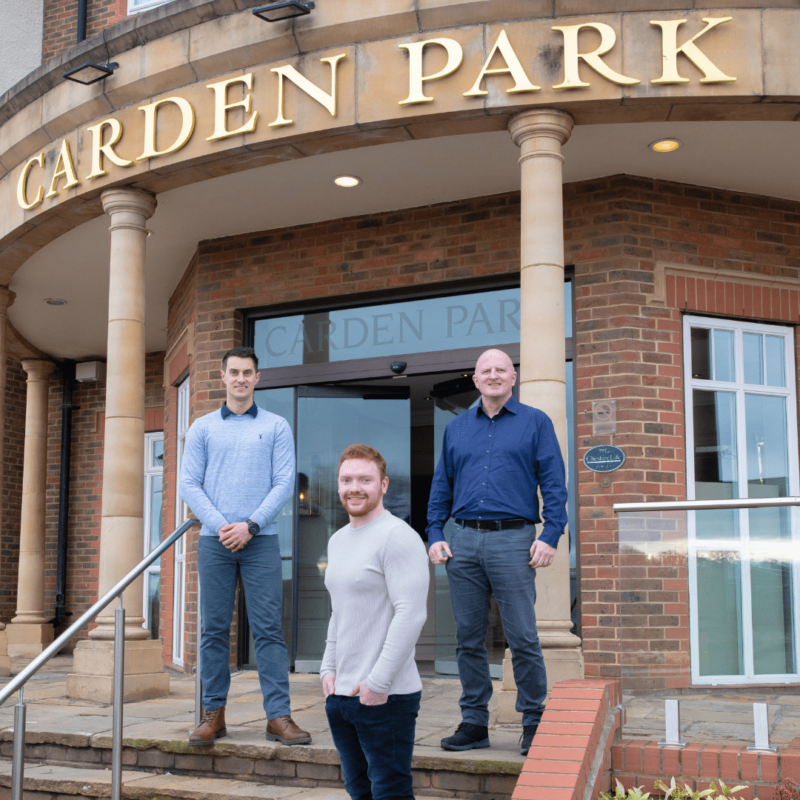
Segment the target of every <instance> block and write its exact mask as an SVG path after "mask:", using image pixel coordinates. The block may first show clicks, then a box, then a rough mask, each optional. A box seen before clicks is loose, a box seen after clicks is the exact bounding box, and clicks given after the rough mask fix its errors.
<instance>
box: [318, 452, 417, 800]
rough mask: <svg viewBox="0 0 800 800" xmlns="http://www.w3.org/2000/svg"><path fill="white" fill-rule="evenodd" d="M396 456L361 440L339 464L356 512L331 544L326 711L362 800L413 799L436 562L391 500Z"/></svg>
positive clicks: (347, 779) (350, 786) (350, 783)
mask: <svg viewBox="0 0 800 800" xmlns="http://www.w3.org/2000/svg"><path fill="white" fill-rule="evenodd" d="M388 487H389V479H388V478H387V477H386V461H385V460H384V459H383V456H381V454H380V453H379V452H378V451H377V450H375V449H374V448H372V447H368V446H367V445H363V444H355V445H351V446H350V447H348V448H347V449H346V450H345V451H344V453H343V454H342V457H341V459H340V461H339V499H340V500H341V501H342V505H344V507H345V509H346V510H347V513H348V514H349V515H350V524H349V525H345V527H344V528H340V529H339V530H338V531H336V533H335V534H334V535H333V536H332V537H331V539H330V541H329V542H328V568H327V569H326V571H325V586H326V587H327V589H328V591H329V592H330V595H331V605H332V609H333V611H332V613H331V621H330V624H329V625H328V638H327V644H326V647H325V655H324V656H323V658H322V666H321V667H320V675H321V677H322V689H323V691H324V693H325V697H326V698H327V699H326V701H325V711H326V713H327V715H328V723H329V725H330V728H331V733H332V734H333V742H334V744H335V745H336V750H337V751H338V753H339V760H340V761H341V764H342V774H343V776H344V785H345V789H347V792H348V794H349V795H350V797H352V798H353V800H383V798H389V797H391V798H393V800H413V797H414V795H413V792H412V788H411V754H412V752H413V750H414V732H415V729H416V721H417V714H418V713H419V703H420V696H421V692H422V681H421V680H420V677H419V673H418V672H417V665H416V663H415V662H414V646H415V644H416V642H417V639H418V638H419V635H420V632H421V631H422V626H423V625H424V624H425V618H426V616H427V613H426V600H427V596H428V578H429V575H428V562H427V553H426V552H425V545H424V544H423V543H422V540H421V539H420V537H419V536H418V535H417V533H416V532H415V531H414V530H413V529H412V528H411V527H409V526H408V525H407V524H406V523H405V522H403V521H402V520H401V519H398V518H397V517H395V516H394V515H393V514H391V513H390V512H389V511H386V509H384V507H383V496H384V495H385V494H386V490H387V489H388Z"/></svg>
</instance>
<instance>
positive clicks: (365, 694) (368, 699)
mask: <svg viewBox="0 0 800 800" xmlns="http://www.w3.org/2000/svg"><path fill="white" fill-rule="evenodd" d="M325 677H326V678H327V677H328V676H327V675H326V676H325ZM357 694H360V695H361V705H362V706H382V705H383V704H384V703H388V702H389V692H373V691H372V689H370V688H369V686H367V682H366V680H363V681H361V683H359V684H358V686H356V688H355V689H353V691H352V692H350V697H355V695H357Z"/></svg>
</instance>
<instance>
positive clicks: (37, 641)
mask: <svg viewBox="0 0 800 800" xmlns="http://www.w3.org/2000/svg"><path fill="white" fill-rule="evenodd" d="M5 632H6V634H7V635H8V655H9V656H24V657H25V658H35V657H36V656H38V655H39V654H40V653H41V652H42V651H43V650H44V649H45V648H46V647H47V645H49V644H52V642H53V626H52V625H49V624H48V623H46V622H11V623H9V624H8V625H7V626H6V630H5Z"/></svg>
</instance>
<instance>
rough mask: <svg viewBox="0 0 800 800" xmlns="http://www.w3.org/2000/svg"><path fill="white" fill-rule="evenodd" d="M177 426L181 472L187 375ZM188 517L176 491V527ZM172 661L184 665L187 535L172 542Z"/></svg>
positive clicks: (186, 421) (186, 426) (181, 389)
mask: <svg viewBox="0 0 800 800" xmlns="http://www.w3.org/2000/svg"><path fill="white" fill-rule="evenodd" d="M177 423H178V430H177V442H178V448H177V455H178V458H177V464H176V473H175V474H176V475H177V476H180V474H181V466H182V464H183V449H184V447H185V446H186V432H187V431H188V430H189V379H188V378H187V379H186V380H185V381H184V382H183V383H182V384H180V386H178V419H177ZM188 518H189V508H188V506H187V505H186V503H184V502H183V500H181V496H180V491H178V492H176V495H175V527H176V528H177V527H179V526H180V525H182V524H183V523H184V522H186V520H187V519H188ZM172 609H173V610H172V614H173V617H172V661H173V663H175V664H179V665H181V666H183V640H184V622H185V613H186V536H182V537H181V538H180V539H178V541H177V542H176V543H175V594H174V602H173V606H172Z"/></svg>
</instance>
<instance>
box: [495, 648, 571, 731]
mask: <svg viewBox="0 0 800 800" xmlns="http://www.w3.org/2000/svg"><path fill="white" fill-rule="evenodd" d="M542 654H543V655H544V665H545V669H546V670H547V695H548V697H549V696H550V690H551V689H552V688H553V684H554V683H556V682H558V681H569V680H575V679H577V680H581V679H582V678H583V651H582V650H581V648H580V647H568V648H561V647H547V648H544V649H543V650H542ZM516 702H517V684H516V683H515V682H514V669H513V667H512V664H511V651H510V650H506V655H505V658H504V659H503V688H502V689H501V690H500V691H499V692H497V708H496V709H495V711H494V715H493V716H494V718H495V719H494V722H495V724H497V725H515V724H516V725H522V714H521V713H520V712H519V711H517V710H516V709H515V708H514V706H515V705H516Z"/></svg>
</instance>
